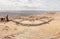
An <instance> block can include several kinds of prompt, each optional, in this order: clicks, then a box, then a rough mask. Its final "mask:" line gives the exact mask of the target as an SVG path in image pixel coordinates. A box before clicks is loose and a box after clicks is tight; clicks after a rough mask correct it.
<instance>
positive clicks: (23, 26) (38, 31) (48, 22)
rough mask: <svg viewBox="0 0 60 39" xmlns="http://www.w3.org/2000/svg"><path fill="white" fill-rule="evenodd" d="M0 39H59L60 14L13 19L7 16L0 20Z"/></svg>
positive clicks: (52, 13) (44, 14) (50, 13)
mask: <svg viewBox="0 0 60 39" xmlns="http://www.w3.org/2000/svg"><path fill="white" fill-rule="evenodd" d="M6 19H7V20H6ZM0 39H60V12H49V13H43V14H37V15H30V16H19V18H13V19H9V17H8V15H7V16H6V18H5V19H4V18H1V20H0Z"/></svg>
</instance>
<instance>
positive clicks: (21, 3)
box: [0, 0, 60, 11]
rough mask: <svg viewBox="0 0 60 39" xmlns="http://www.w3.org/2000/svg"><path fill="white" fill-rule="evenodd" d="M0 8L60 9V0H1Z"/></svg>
mask: <svg viewBox="0 0 60 39" xmlns="http://www.w3.org/2000/svg"><path fill="white" fill-rule="evenodd" d="M0 10H1V11H3V10H4V11H6V10H8V11H9V10H46V11H60V0H0Z"/></svg>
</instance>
